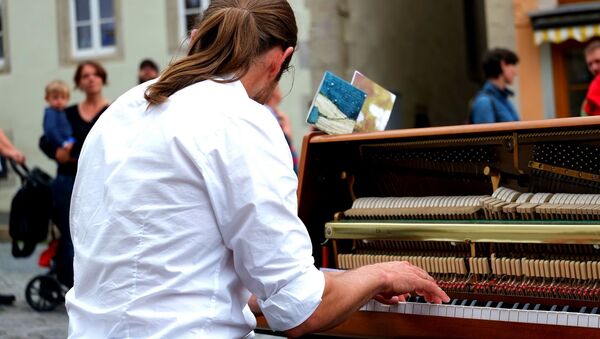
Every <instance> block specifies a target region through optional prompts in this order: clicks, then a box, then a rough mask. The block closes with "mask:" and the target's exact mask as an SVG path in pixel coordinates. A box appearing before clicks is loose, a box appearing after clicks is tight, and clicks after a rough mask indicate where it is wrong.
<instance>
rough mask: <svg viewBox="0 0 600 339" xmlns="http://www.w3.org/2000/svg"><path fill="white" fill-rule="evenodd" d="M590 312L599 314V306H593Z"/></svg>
mask: <svg viewBox="0 0 600 339" xmlns="http://www.w3.org/2000/svg"><path fill="white" fill-rule="evenodd" d="M590 314H598V307H593V308H592V309H591V310H590Z"/></svg>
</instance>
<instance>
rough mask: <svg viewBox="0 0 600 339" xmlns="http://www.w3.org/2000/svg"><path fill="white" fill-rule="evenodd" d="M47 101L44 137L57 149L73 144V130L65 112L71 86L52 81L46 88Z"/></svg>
mask: <svg viewBox="0 0 600 339" xmlns="http://www.w3.org/2000/svg"><path fill="white" fill-rule="evenodd" d="M45 99H46V102H47V103H48V107H46V109H45V110H44V135H45V136H46V137H47V138H48V140H49V141H50V142H51V143H52V145H54V146H55V147H65V146H68V145H69V144H73V143H74V142H75V138H73V128H72V127H71V124H70V123H69V121H68V120H67V116H66V114H65V111H64V110H65V107H66V106H67V103H68V102H69V86H67V84H65V83H64V82H62V81H60V80H54V81H51V82H50V83H49V84H48V85H47V86H46V98H45Z"/></svg>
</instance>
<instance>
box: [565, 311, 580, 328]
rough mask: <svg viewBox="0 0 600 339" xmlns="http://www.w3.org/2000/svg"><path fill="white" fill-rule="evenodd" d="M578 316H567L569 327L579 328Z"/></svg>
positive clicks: (571, 314) (574, 314)
mask: <svg viewBox="0 0 600 339" xmlns="http://www.w3.org/2000/svg"><path fill="white" fill-rule="evenodd" d="M577 316H578V315H577V314H576V313H570V314H568V315H567V325H569V326H577Z"/></svg>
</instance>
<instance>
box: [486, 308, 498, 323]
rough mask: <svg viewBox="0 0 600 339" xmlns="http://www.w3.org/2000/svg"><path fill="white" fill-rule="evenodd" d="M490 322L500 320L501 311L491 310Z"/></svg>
mask: <svg viewBox="0 0 600 339" xmlns="http://www.w3.org/2000/svg"><path fill="white" fill-rule="evenodd" d="M488 319H489V320H500V309H497V308H493V309H491V310H490V317H489V318H488Z"/></svg>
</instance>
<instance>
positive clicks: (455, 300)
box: [450, 299, 458, 305]
mask: <svg viewBox="0 0 600 339" xmlns="http://www.w3.org/2000/svg"><path fill="white" fill-rule="evenodd" d="M457 304H458V299H452V301H451V302H450V305H457Z"/></svg>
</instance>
